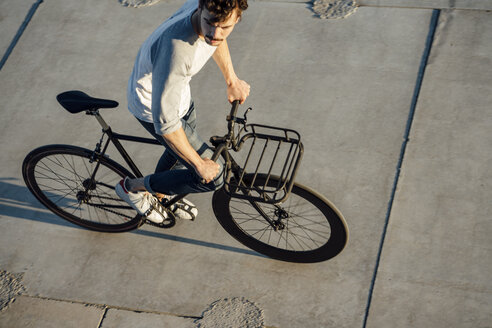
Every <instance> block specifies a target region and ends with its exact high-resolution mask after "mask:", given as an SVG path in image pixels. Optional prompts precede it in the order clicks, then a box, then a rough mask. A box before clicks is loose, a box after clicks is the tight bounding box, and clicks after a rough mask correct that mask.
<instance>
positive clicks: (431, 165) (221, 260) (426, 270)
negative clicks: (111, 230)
mask: <svg viewBox="0 0 492 328" xmlns="http://www.w3.org/2000/svg"><path fill="white" fill-rule="evenodd" d="M181 3H182V0H165V1H161V2H159V3H156V4H155V5H153V6H148V7H142V8H138V9H136V8H130V7H125V6H122V5H121V4H120V2H118V1H117V0H104V1H101V0H86V1H77V0H45V1H43V2H40V1H35V0H2V1H1V2H0V55H2V54H3V53H8V52H10V55H9V56H8V58H7V60H6V61H5V64H4V66H3V67H2V68H1V70H0V85H1V86H0V99H1V102H0V111H1V113H2V115H3V119H2V120H1V121H0V138H1V140H2V142H1V143H0V153H1V154H3V155H2V156H1V157H0V270H3V272H4V273H5V274H3V275H2V277H10V278H8V279H5V281H3V282H2V284H1V285H0V286H2V288H3V289H2V294H1V296H2V297H7V296H8V299H9V300H10V302H9V304H8V305H7V306H6V307H5V308H3V309H2V310H1V312H0V327H56V328H58V327H94V328H96V327H105V328H107V327H178V328H179V327H210V326H211V325H212V324H210V322H211V321H205V318H207V317H209V316H210V315H213V309H214V308H216V307H217V305H218V304H220V302H221V301H224V300H226V301H227V300H228V301H229V303H227V302H225V303H224V304H232V303H231V302H230V301H231V300H239V301H240V302H242V304H245V305H248V306H251V308H254V309H255V310H258V321H257V324H253V323H251V324H250V325H249V326H255V325H256V326H258V325H260V326H261V325H264V326H266V327H446V328H448V327H460V328H461V327H481V328H486V327H489V328H490V327H492V311H491V304H492V279H490V272H491V271H492V202H491V201H490V200H491V199H492V189H491V186H492V133H491V131H492V105H491V104H492V65H491V64H492V13H491V12H490V10H492V3H491V2H490V1H488V0H418V1H417V0H415V1H414V0H361V1H360V2H359V3H360V5H361V6H360V7H359V8H358V9H357V10H356V12H355V13H353V14H352V15H350V16H349V17H347V18H345V19H336V20H335V19H334V20H323V19H319V18H318V17H317V16H316V15H315V14H314V13H313V12H312V11H311V9H310V5H309V4H307V3H302V2H296V1H250V7H249V9H248V10H247V11H246V12H245V14H244V17H243V20H242V22H241V23H240V24H239V25H238V26H237V27H236V29H235V31H234V32H233V34H232V35H231V38H230V41H229V46H230V49H231V53H232V58H233V62H234V66H235V70H236V72H237V73H238V75H239V76H240V77H241V78H242V79H244V80H246V81H248V82H249V83H250V84H251V86H252V91H251V96H250V97H249V99H248V101H247V104H246V105H248V106H252V107H254V109H255V110H254V111H253V112H252V113H251V114H250V115H249V118H250V120H251V121H254V122H257V123H266V124H272V125H278V126H285V127H291V128H294V129H296V130H298V131H299V132H300V133H301V135H302V138H303V140H304V145H305V148H306V151H305V156H304V159H303V163H302V166H301V172H300V173H299V177H298V181H299V182H301V183H303V184H305V185H309V186H311V187H312V188H314V189H316V190H318V191H319V192H320V193H322V194H323V195H325V196H326V197H327V198H328V199H330V200H331V201H332V202H333V203H334V204H336V205H337V207H338V208H339V209H340V210H341V212H342V213H343V214H344V216H345V218H346V219H347V223H348V226H349V228H350V241H349V244H348V246H347V248H346V249H345V250H344V251H343V252H342V253H341V254H340V255H338V256H337V257H335V258H334V259H332V260H330V261H326V262H323V263H318V264H309V265H299V264H291V263H284V262H279V261H275V260H271V259H268V258H265V257H263V256H261V255H259V254H257V253H255V252H253V251H250V250H248V249H246V248H245V247H244V246H242V245H241V244H239V243H238V242H236V241H235V240H234V239H233V238H232V237H230V236H229V235H228V234H227V233H226V232H225V231H224V230H223V229H222V228H221V227H220V226H219V224H218V222H217V221H216V220H215V219H214V215H213V212H212V209H211V206H210V200H211V195H210V194H202V195H193V196H192V197H191V199H192V200H193V201H194V202H195V203H196V204H197V205H198V208H199V211H200V214H199V218H198V219H197V220H196V221H195V222H179V223H178V224H177V225H176V227H174V228H172V229H170V230H163V229H158V228H155V227H152V226H143V227H142V228H140V229H139V230H136V231H133V232H129V233H124V234H104V233H97V232H91V231H87V230H85V229H82V228H78V227H76V226H74V225H72V224H70V223H68V222H65V221H64V220H62V219H60V218H58V217H57V216H55V215H54V214H51V213H50V212H49V211H47V210H46V209H45V208H43V206H42V205H40V204H39V203H38V202H37V201H36V200H35V198H34V197H33V196H32V195H31V194H30V192H29V191H28V190H27V188H26V187H25V185H24V183H23V180H22V174H21V163H22V160H23V158H24V157H25V155H26V154H27V153H28V152H29V151H30V150H32V149H34V148H36V147H38V146H41V145H45V144H54V143H64V144H65V143H66V144H75V145H79V146H82V147H87V148H91V149H92V148H93V147H94V145H95V143H96V142H97V141H98V139H99V131H100V128H99V127H98V125H97V123H95V122H94V121H93V120H92V119H91V118H89V117H86V116H85V115H83V114H80V115H77V116H75V115H71V114H68V113H67V112H65V111H64V110H63V109H62V108H61V107H60V106H59V105H58V104H57V102H56V99H55V96H56V95H57V94H58V93H60V92H62V91H65V90H74V89H78V90H83V91H85V92H87V93H88V94H90V95H92V96H95V97H101V98H111V99H115V100H117V101H118V102H119V103H120V107H119V108H118V109H116V110H104V111H103V115H104V117H105V118H106V119H107V120H108V121H109V122H110V124H111V126H112V127H113V128H114V129H115V130H116V131H120V132H124V133H136V134H139V135H142V136H145V131H143V129H140V128H138V130H135V128H136V127H137V123H136V122H135V121H134V119H133V118H132V117H131V115H130V114H129V113H128V111H127V110H126V108H125V107H126V96H125V90H126V82H127V79H128V76H129V73H130V71H131V68H132V65H133V60H134V58H135V55H136V52H137V50H138V47H139V45H140V44H141V43H142V42H143V40H144V39H145V38H146V37H147V36H148V35H149V34H150V33H151V32H152V31H153V30H154V28H155V27H156V26H158V25H159V24H160V22H161V21H162V20H163V19H165V18H166V17H169V16H170V15H171V14H172V13H173V12H174V11H175V10H176V9H177V8H179V6H180V5H181ZM33 5H36V6H35V7H32V6H33ZM38 5H39V6H38ZM31 9H33V10H31ZM29 12H31V13H32V14H33V15H32V19H30V21H29V24H27V27H26V28H25V30H24V31H23V33H22V34H21V35H20V34H18V31H19V27H20V26H21V25H22V24H23V22H24V19H25V18H26V16H27V15H28V13H29ZM16 35H18V36H19V37H18V38H17V39H18V42H17V43H16V45H15V47H13V46H11V45H12V44H11V40H13V39H14V38H15V36H16ZM192 88H193V89H192V90H193V95H194V99H195V102H196V104H197V107H198V119H199V129H200V130H199V131H200V133H201V134H202V135H204V136H209V135H212V134H220V133H223V131H224V128H225V126H224V122H225V121H224V119H225V115H226V113H227V112H228V108H229V106H228V104H227V101H226V99H225V87H224V82H223V79H222V77H221V74H220V71H219V70H218V69H217V67H216V65H215V64H214V63H213V62H211V63H209V64H207V65H206V66H205V68H204V69H203V70H202V72H200V73H199V74H198V75H197V76H196V77H195V78H194V80H193V82H192ZM216 90H218V91H217V92H218V94H217V93H216ZM125 146H126V145H125ZM128 149H129V151H130V153H131V154H132V155H134V157H135V158H137V163H138V164H139V166H141V167H142V168H144V171H145V172H150V171H151V170H152V168H153V166H154V164H155V162H156V160H157V158H158V156H159V152H160V149H157V150H156V148H152V146H149V147H140V146H136V145H131V144H128ZM152 150H155V151H152ZM115 157H116V156H115ZM13 285H16V286H20V285H22V288H20V287H19V288H17V289H16V290H15V292H14V291H12V292H10V293H7V292H5V290H7V291H8V289H9V288H10V286H13ZM7 294H8V295H7ZM0 304H1V303H0ZM229 312H230V313H229V315H230V316H234V315H236V316H241V315H243V314H244V313H245V311H244V309H242V308H241V307H237V306H236V307H232V306H231V309H230V311H229ZM239 319H241V318H239ZM221 320H222V321H221ZM227 320H228V319H227V318H224V317H223V318H220V317H217V319H216V321H212V322H216V324H215V326H216V327H228V324H227V322H229V321H227ZM258 322H259V323H258ZM229 326H231V325H229ZM242 326H245V327H246V326H248V325H246V324H245V325H242Z"/></svg>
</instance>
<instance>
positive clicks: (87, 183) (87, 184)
mask: <svg viewBox="0 0 492 328" xmlns="http://www.w3.org/2000/svg"><path fill="white" fill-rule="evenodd" d="M82 185H83V186H84V188H85V190H95V189H96V181H94V180H92V179H85V180H84V182H82Z"/></svg>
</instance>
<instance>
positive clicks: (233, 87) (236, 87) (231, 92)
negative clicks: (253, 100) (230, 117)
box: [227, 79, 250, 104]
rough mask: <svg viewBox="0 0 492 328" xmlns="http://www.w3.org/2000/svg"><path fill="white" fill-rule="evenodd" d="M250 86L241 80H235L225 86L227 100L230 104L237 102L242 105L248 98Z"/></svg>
mask: <svg viewBox="0 0 492 328" xmlns="http://www.w3.org/2000/svg"><path fill="white" fill-rule="evenodd" d="M249 90H250V86H249V84H248V83H246V82H245V81H243V80H240V79H235V80H234V81H233V82H231V83H229V84H228V85H227V100H229V102H230V103H231V104H232V102H233V101H234V100H239V103H240V104H242V103H244V101H245V100H246V98H247V97H248V96H249Z"/></svg>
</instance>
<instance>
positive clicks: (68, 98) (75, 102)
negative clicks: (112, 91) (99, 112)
mask: <svg viewBox="0 0 492 328" xmlns="http://www.w3.org/2000/svg"><path fill="white" fill-rule="evenodd" d="M56 100H58V102H59V103H60V105H62V106H63V108H65V109H66V110H68V111H69V112H70V113H72V114H75V113H80V112H83V111H85V110H95V109H99V108H114V107H117V106H118V102H116V101H114V100H109V99H98V98H92V97H91V96H89V95H87V94H85V93H83V92H82V91H76V90H75V91H66V92H63V93H60V94H59V95H58V96H56Z"/></svg>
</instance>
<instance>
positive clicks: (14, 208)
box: [0, 177, 265, 258]
mask: <svg viewBox="0 0 492 328" xmlns="http://www.w3.org/2000/svg"><path fill="white" fill-rule="evenodd" d="M18 181H19V179H17V178H1V177H0V216H7V217H14V218H19V219H25V220H31V221H36V222H42V223H49V224H56V225H60V226H64V227H70V228H74V229H81V230H87V229H84V228H82V227H79V226H76V225H74V224H72V223H70V222H68V221H65V220H63V219H62V218H60V217H58V216H57V215H55V214H53V213H51V212H49V210H47V209H46V208H45V207H44V206H43V205H42V204H40V203H39V202H38V200H37V199H36V198H35V197H34V196H33V195H32V194H31V192H30V191H29V189H27V187H25V186H19V185H18V184H15V183H16V182H18ZM10 182H13V183H10ZM155 229H159V228H155ZM129 233H134V234H138V235H143V236H148V237H154V238H162V239H166V240H171V241H175V242H180V243H186V244H191V245H195V246H201V247H207V248H215V249H220V250H225V251H229V252H234V253H240V254H246V255H253V256H258V257H263V258H265V256H263V255H261V254H260V253H256V252H254V251H251V250H249V249H243V248H238V247H233V246H227V245H222V244H217V243H211V242H207V241H203V240H198V239H192V238H186V237H179V236H174V235H171V234H167V233H163V232H162V230H160V231H149V230H142V229H137V230H133V231H130V232H129ZM224 233H225V232H224Z"/></svg>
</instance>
